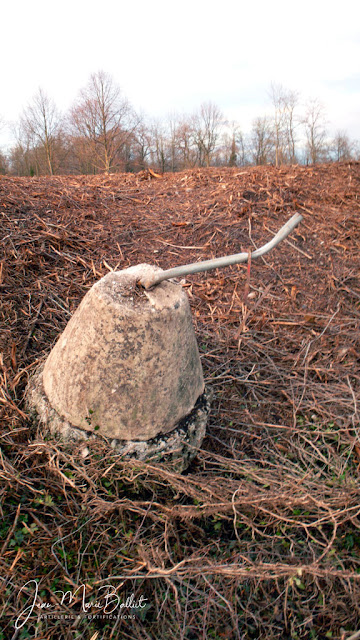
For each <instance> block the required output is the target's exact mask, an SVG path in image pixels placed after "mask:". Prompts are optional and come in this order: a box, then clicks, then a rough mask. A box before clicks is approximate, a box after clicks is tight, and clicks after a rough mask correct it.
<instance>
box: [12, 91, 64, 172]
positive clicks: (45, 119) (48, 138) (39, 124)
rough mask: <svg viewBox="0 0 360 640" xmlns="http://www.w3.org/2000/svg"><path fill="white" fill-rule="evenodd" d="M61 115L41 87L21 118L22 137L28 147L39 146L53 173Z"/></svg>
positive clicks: (20, 130) (20, 133)
mask: <svg viewBox="0 0 360 640" xmlns="http://www.w3.org/2000/svg"><path fill="white" fill-rule="evenodd" d="M61 122H62V121H61V116H60V113H59V111H58V109H57V107H56V105H55V103H54V101H53V100H52V99H51V98H49V97H48V96H47V95H46V94H45V93H44V91H43V90H42V89H41V88H40V89H39V90H38V92H37V93H36V94H35V96H34V97H33V99H32V102H31V103H30V104H29V105H28V106H27V107H26V108H25V109H24V111H23V114H22V116H21V118H20V129H19V135H20V138H22V139H23V140H26V146H27V147H28V148H30V147H33V148H37V149H38V150H39V152H42V153H43V155H44V157H45V163H46V166H47V171H48V173H49V174H50V175H53V173H54V168H55V147H56V143H57V141H58V137H59V135H60V131H61Z"/></svg>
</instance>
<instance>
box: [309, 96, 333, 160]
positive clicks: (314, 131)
mask: <svg viewBox="0 0 360 640" xmlns="http://www.w3.org/2000/svg"><path fill="white" fill-rule="evenodd" d="M303 124H304V128H305V135H306V150H307V156H308V160H310V162H311V163H312V164H316V163H317V162H321V161H322V160H324V159H325V155H326V150H327V145H326V136H327V133H326V129H325V110H324V106H323V105H322V104H321V102H319V100H318V99H317V98H315V99H312V100H310V101H309V102H308V104H307V107H306V113H305V118H304V120H303Z"/></svg>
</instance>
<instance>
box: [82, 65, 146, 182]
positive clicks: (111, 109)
mask: <svg viewBox="0 0 360 640" xmlns="http://www.w3.org/2000/svg"><path fill="white" fill-rule="evenodd" d="M137 124H138V119H137V117H136V115H135V113H134V111H133V109H132V108H131V106H130V104H129V102H128V100H127V99H126V98H125V97H123V96H122V93H121V90H120V87H119V86H118V85H117V84H115V83H114V81H113V79H112V77H111V76H110V75H109V74H107V73H105V71H98V72H97V73H94V74H92V75H91V77H90V80H89V82H88V84H87V86H86V87H85V88H84V89H82V90H81V91H80V95H79V98H78V100H77V102H76V104H75V105H74V107H73V108H72V109H71V112H70V128H71V132H72V134H73V136H75V138H81V139H83V141H84V151H86V152H87V155H88V157H90V158H91V162H92V164H93V165H94V168H95V170H96V171H105V172H109V171H111V170H112V169H114V168H115V167H118V166H119V164H121V152H122V151H124V149H125V145H126V143H127V142H128V141H129V138H130V137H131V136H132V134H133V132H134V131H135V129H136V126H137ZM123 162H124V159H123Z"/></svg>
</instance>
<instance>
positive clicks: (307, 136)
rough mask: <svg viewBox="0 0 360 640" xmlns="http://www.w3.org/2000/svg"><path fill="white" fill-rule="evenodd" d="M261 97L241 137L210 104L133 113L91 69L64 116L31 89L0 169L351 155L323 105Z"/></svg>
mask: <svg viewBox="0 0 360 640" xmlns="http://www.w3.org/2000/svg"><path fill="white" fill-rule="evenodd" d="M269 96H270V98H271V103H272V108H273V110H272V114H271V115H270V116H269V115H268V116H262V117H257V118H255V119H254V120H253V123H252V128H251V131H250V132H249V133H248V134H246V135H245V134H244V133H243V132H242V131H241V129H240V127H239V125H238V124H237V123H236V122H228V121H226V120H225V118H224V115H223V114H222V112H221V110H220V109H219V107H218V106H217V105H216V104H214V103H212V102H207V103H203V104H202V105H201V106H200V108H199V109H198V110H197V111H196V112H194V113H192V114H181V115H179V114H172V115H170V116H169V117H168V118H167V119H166V121H161V120H154V119H153V120H151V119H149V118H147V117H145V116H143V115H139V114H138V113H136V112H135V110H134V109H133V107H132V106H131V104H130V103H129V101H128V100H127V98H126V97H125V96H124V95H123V94H122V92H121V90H120V88H119V86H118V85H117V84H116V83H115V82H114V80H113V78H112V77H111V76H110V75H109V74H107V73H105V72H104V71H99V72H97V73H95V74H93V75H91V77H90V79H89V81H88V84H87V85H86V86H85V87H84V88H83V89H81V91H80V92H79V95H78V97H77V99H76V101H75V102H74V104H73V106H72V107H71V109H70V110H69V112H68V113H67V114H61V113H60V112H59V110H58V108H57V107H56V105H55V103H54V102H53V100H52V99H51V98H49V96H48V95H47V94H46V93H45V92H44V91H43V90H42V89H39V90H38V92H37V94H36V95H35V96H34V97H33V99H32V101H31V102H30V103H29V104H28V106H27V107H26V108H25V109H24V111H23V113H22V116H21V117H20V119H19V122H18V123H16V125H13V127H12V130H13V135H14V138H15V144H14V145H13V147H12V148H11V149H10V151H9V152H8V154H7V155H5V154H4V153H1V152H0V173H11V174H15V175H30V176H31V175H53V174H95V173H102V172H114V171H139V170H142V169H146V168H147V167H149V166H150V167H153V168H154V169H156V170H157V171H160V172H165V171H179V170H183V169H188V168H191V167H208V166H244V165H250V164H257V165H261V164H274V165H275V166H281V165H284V164H294V163H298V162H301V163H311V164H315V163H318V162H323V161H330V160H332V161H340V160H349V159H353V158H359V148H358V146H357V145H356V144H355V143H354V142H352V141H351V140H350V139H349V137H348V136H347V134H346V132H345V131H338V132H337V134H336V135H335V137H334V138H333V139H330V138H329V136H328V134H327V130H326V114H325V110H324V107H323V105H322V104H321V103H320V102H319V101H318V100H317V99H314V100H311V101H309V102H308V103H307V104H306V105H305V109H304V110H303V112H302V113H300V97H299V94H298V93H297V92H296V91H290V90H288V89H285V88H284V87H282V86H281V85H274V84H273V85H271V88H270V92H269ZM1 125H2V126H4V123H2V122H1V121H0V127H1Z"/></svg>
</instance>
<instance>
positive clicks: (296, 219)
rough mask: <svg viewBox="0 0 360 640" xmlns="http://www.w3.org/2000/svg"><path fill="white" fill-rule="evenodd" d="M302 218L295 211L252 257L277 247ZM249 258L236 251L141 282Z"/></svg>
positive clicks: (154, 281) (150, 284)
mask: <svg viewBox="0 0 360 640" xmlns="http://www.w3.org/2000/svg"><path fill="white" fill-rule="evenodd" d="M301 220H303V216H302V215H301V214H300V213H295V215H293V216H292V218H290V220H288V221H287V222H286V224H284V226H283V227H281V229H280V230H279V231H278V232H277V234H276V235H275V236H274V237H273V238H272V240H270V241H269V242H267V243H266V244H264V245H263V246H262V247H260V249H256V251H254V252H253V253H251V259H253V258H259V257H260V256H263V255H264V254H265V253H268V251H271V249H273V248H274V247H276V245H278V244H279V243H280V242H281V241H282V240H284V239H285V238H286V237H287V236H288V235H289V234H290V233H291V232H292V231H293V230H294V229H295V227H297V225H298V224H299V223H300V222H301ZM248 259H249V254H248V253H235V254H233V255H231V256H224V257H223V258H214V260H204V261H203V262H193V263H192V264H185V265H182V266H180V267H174V268H173V269H167V270H166V271H160V272H159V273H156V274H154V275H153V276H152V277H151V278H148V279H146V280H145V279H144V280H141V281H140V284H141V285H142V286H143V287H145V289H150V287H154V286H155V285H157V284H159V283H160V282H163V280H169V279H170V278H180V277H182V276H187V275H189V274H190V273H199V272H200V271H210V270H211V269H217V268H218V267H228V266H230V265H232V264H239V263H240V262H246V261H247V260H248Z"/></svg>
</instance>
